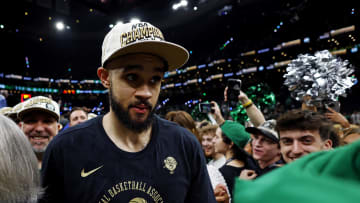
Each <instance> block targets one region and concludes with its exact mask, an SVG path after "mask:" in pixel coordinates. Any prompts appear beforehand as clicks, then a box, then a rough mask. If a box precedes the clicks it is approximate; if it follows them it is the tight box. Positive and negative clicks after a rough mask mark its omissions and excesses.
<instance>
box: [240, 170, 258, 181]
mask: <svg viewBox="0 0 360 203" xmlns="http://www.w3.org/2000/svg"><path fill="white" fill-rule="evenodd" d="M256 176H257V174H256V173H255V171H254V170H248V169H244V170H242V171H241V173H240V176H239V178H240V179H243V180H253V179H254V178H256Z"/></svg>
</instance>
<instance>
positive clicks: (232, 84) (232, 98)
mask: <svg viewBox="0 0 360 203" xmlns="http://www.w3.org/2000/svg"><path fill="white" fill-rule="evenodd" d="M227 87H228V89H227V99H228V103H229V107H232V108H235V107H236V106H237V105H238V103H239V98H238V97H239V95H240V90H241V80H239V79H232V78H230V79H229V80H228V83H227Z"/></svg>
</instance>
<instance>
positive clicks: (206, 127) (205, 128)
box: [198, 120, 219, 139]
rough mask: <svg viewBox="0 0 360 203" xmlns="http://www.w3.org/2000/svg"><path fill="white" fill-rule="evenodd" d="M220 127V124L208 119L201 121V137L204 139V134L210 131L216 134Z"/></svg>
mask: <svg viewBox="0 0 360 203" xmlns="http://www.w3.org/2000/svg"><path fill="white" fill-rule="evenodd" d="M218 127H219V126H218V125H214V124H211V123H210V122H209V121H207V120H204V121H201V122H200V124H199V127H198V131H199V135H200V138H201V139H202V136H203V135H205V134H208V133H213V134H214V135H215V132H216V130H217V128H218Z"/></svg>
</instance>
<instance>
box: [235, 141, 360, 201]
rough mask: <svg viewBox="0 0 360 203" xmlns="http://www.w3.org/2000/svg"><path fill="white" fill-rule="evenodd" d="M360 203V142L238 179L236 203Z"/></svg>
mask: <svg viewBox="0 0 360 203" xmlns="http://www.w3.org/2000/svg"><path fill="white" fill-rule="evenodd" d="M358 201H360V141H357V142H355V143H353V144H350V145H347V146H344V147H339V148H336V149H334V150H331V151H321V152H316V153H311V154H309V155H307V156H305V157H303V158H301V159H299V160H296V161H294V162H292V163H290V164H287V165H286V166H284V167H282V168H279V169H277V170H275V171H273V172H271V173H268V174H266V175H264V176H263V177H261V178H258V179H256V180H254V181H247V180H240V179H237V180H236V184H235V189H234V202H241V203H250V202H266V203H272V202H273V203H281V202H290V203H298V202H299V203H300V202H301V203H304V202H306V203H310V202H314V203H315V202H316V203H319V202H320V203H322V202H323V203H325V202H326V203H332V202H334V203H344V202H358Z"/></svg>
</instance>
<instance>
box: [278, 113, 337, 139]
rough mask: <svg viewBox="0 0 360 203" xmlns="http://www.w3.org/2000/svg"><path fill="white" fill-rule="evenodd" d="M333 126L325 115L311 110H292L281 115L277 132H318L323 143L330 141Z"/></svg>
mask: <svg viewBox="0 0 360 203" xmlns="http://www.w3.org/2000/svg"><path fill="white" fill-rule="evenodd" d="M329 128H332V125H331V123H330V122H329V121H327V119H326V118H325V116H324V115H322V114H320V113H317V112H313V111H309V110H299V109H295V110H290V111H287V112H286V113H284V114H282V115H280V117H279V118H278V119H277V121H276V127H275V129H276V131H277V132H278V133H279V135H280V131H286V130H318V131H319V134H320V137H321V139H322V140H323V141H325V140H327V139H329V137H330V131H329Z"/></svg>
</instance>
